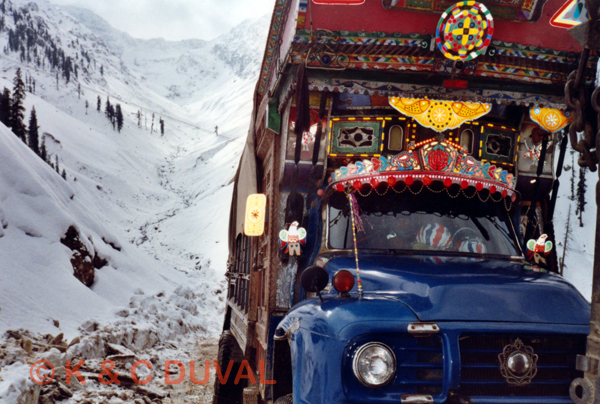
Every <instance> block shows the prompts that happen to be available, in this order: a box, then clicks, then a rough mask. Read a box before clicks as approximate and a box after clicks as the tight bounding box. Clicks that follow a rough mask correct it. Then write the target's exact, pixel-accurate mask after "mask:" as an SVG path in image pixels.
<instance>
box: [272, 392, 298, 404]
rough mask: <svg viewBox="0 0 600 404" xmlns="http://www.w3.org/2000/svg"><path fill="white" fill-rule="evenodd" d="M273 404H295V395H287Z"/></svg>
mask: <svg viewBox="0 0 600 404" xmlns="http://www.w3.org/2000/svg"><path fill="white" fill-rule="evenodd" d="M273 404H294V396H293V394H286V395H285V396H281V397H279V398H278V399H277V400H275V403H273Z"/></svg>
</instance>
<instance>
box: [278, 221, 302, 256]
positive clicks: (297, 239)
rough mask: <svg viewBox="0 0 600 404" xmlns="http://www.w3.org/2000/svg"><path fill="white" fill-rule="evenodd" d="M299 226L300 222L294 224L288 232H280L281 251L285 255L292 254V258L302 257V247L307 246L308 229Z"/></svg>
mask: <svg viewBox="0 0 600 404" xmlns="http://www.w3.org/2000/svg"><path fill="white" fill-rule="evenodd" d="M298 225H299V223H298V222H292V224H290V228H289V229H288V230H281V231H280V232H279V241H281V249H282V250H283V252H284V253H286V254H290V257H293V256H294V255H298V256H299V255H302V247H303V246H304V245H305V244H306V229H304V227H298Z"/></svg>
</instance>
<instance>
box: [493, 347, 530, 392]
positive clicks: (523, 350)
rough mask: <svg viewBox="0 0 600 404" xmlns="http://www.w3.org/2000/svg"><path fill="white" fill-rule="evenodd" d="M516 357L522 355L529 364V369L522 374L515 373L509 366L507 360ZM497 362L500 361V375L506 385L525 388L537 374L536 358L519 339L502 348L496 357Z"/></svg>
mask: <svg viewBox="0 0 600 404" xmlns="http://www.w3.org/2000/svg"><path fill="white" fill-rule="evenodd" d="M517 355H523V356H524V357H525V358H526V359H527V361H528V363H529V367H528V369H526V371H525V372H524V373H518V372H515V371H514V369H511V366H510V365H509V360H510V359H511V358H514V357H515V356H517ZM498 360H499V361H500V373H502V377H504V378H505V379H506V382H507V383H508V384H512V385H515V386H525V385H527V384H529V383H531V381H532V380H533V378H534V377H535V376H536V374H537V361H538V356H537V355H536V354H535V352H534V351H533V348H532V347H530V346H527V345H525V344H523V341H521V339H519V338H517V340H516V341H515V342H514V343H513V344H509V345H506V346H505V347H504V350H503V352H502V353H501V354H499V355H498Z"/></svg>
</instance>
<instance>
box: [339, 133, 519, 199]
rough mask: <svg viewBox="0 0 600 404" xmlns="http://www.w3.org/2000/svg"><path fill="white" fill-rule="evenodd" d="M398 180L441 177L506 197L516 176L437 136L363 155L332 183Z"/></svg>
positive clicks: (341, 170)
mask: <svg viewBox="0 0 600 404" xmlns="http://www.w3.org/2000/svg"><path fill="white" fill-rule="evenodd" d="M397 181H404V182H405V183H406V184H407V185H412V183H413V182H415V181H421V182H422V183H423V184H424V185H426V186H428V185H430V184H431V183H432V182H433V181H440V182H442V183H443V184H444V185H445V186H446V187H450V186H451V185H453V184H458V185H460V187H461V188H462V189H466V188H468V187H474V188H475V189H476V190H477V191H481V190H483V189H488V190H489V191H490V193H492V194H494V193H496V192H500V193H501V194H502V197H506V196H513V194H514V193H515V190H514V189H515V186H516V178H515V177H514V176H513V174H510V173H509V172H507V171H506V170H504V169H502V167H496V166H495V165H492V164H490V163H489V162H485V163H484V162H481V161H479V160H476V159H475V158H474V157H473V156H470V155H468V154H467V153H466V152H465V151H464V150H463V149H462V148H461V147H460V146H459V145H457V144H454V143H452V142H450V141H448V140H444V141H438V140H436V139H429V140H426V141H424V142H420V143H417V144H416V145H414V147H412V148H411V149H409V150H408V151H403V152H400V153H399V154H397V155H393V156H381V157H374V158H370V159H363V160H360V161H356V162H354V163H350V164H348V165H347V166H345V167H340V168H338V169H337V170H335V171H334V172H333V173H332V175H331V178H330V185H329V186H330V187H331V186H335V187H336V189H339V190H343V189H345V186H346V185H350V186H354V187H355V188H357V187H360V185H362V184H363V183H370V184H371V185H372V186H373V187H376V186H377V185H378V184H379V183H380V182H387V183H388V184H390V185H394V184H395V183H396V182H397Z"/></svg>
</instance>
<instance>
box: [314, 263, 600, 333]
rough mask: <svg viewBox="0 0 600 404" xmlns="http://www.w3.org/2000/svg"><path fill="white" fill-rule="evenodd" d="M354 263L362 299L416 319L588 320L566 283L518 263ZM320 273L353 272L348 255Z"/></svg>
mask: <svg viewBox="0 0 600 404" xmlns="http://www.w3.org/2000/svg"><path fill="white" fill-rule="evenodd" d="M359 264H360V274H361V279H362V284H363V290H364V292H365V295H371V296H373V295H381V296H385V297H387V298H393V299H396V300H398V301H400V302H402V303H403V304H405V305H406V306H407V307H409V308H410V309H411V310H412V311H413V312H414V313H415V315H416V316H417V317H418V318H419V319H420V320H421V321H498V322H504V321H506V322H524V323H547V324H581V325H583V324H589V321H590V305H589V303H588V302H587V301H586V300H585V299H584V298H583V297H582V296H581V294H580V293H579V292H578V291H577V290H576V289H575V288H574V287H573V286H572V285H571V284H569V283H568V282H566V281H565V280H564V279H563V278H562V277H560V276H558V275H555V274H551V273H542V272H535V271H533V270H531V266H529V265H526V264H523V263H518V262H513V261H508V260H496V259H470V258H463V257H432V256H406V255H387V254H360V255H359ZM325 269H326V270H327V272H328V273H329V276H330V278H331V277H333V275H334V274H335V273H336V272H337V271H339V270H341V269H347V270H349V271H350V272H352V273H354V274H355V273H356V263H355V260H354V256H353V255H345V256H337V257H334V258H332V259H331V260H329V262H328V263H327V265H326V266H325ZM333 292H335V290H334V291H333ZM353 292H356V285H355V286H354V289H353V290H352V292H351V293H353ZM353 294H354V293H353Z"/></svg>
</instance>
